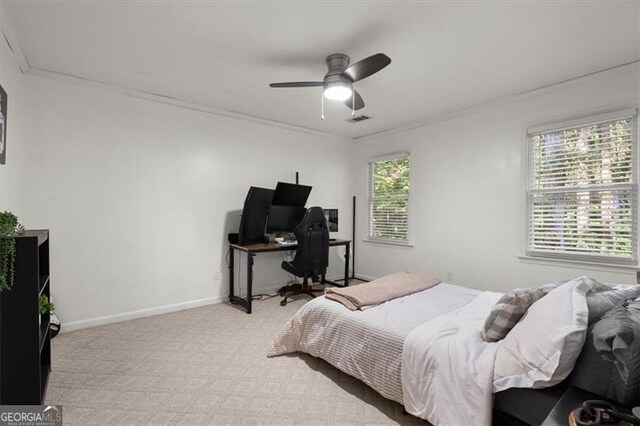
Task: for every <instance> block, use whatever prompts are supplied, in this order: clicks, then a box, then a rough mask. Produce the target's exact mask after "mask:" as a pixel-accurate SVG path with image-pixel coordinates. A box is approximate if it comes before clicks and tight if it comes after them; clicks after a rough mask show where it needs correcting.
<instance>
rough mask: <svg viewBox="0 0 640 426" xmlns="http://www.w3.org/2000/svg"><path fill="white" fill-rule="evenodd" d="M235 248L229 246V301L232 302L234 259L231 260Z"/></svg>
mask: <svg viewBox="0 0 640 426" xmlns="http://www.w3.org/2000/svg"><path fill="white" fill-rule="evenodd" d="M234 251H235V250H234V249H233V247H230V248H229V301H230V302H233V281H234V279H233V265H234V260H233V252H234Z"/></svg>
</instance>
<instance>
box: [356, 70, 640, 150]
mask: <svg viewBox="0 0 640 426" xmlns="http://www.w3.org/2000/svg"><path fill="white" fill-rule="evenodd" d="M627 73H639V74H640V60H635V61H631V62H627V63H625V64H620V65H616V66H613V67H609V68H605V69H603V70H599V71H594V72H591V73H588V74H583V75H580V76H577V77H573V78H570V79H567V80H563V81H559V82H557V83H552V84H548V85H546V86H542V87H538V88H535V89H531V90H527V91H524V92H520V93H516V94H514V95H510V96H506V97H503V98H499V99H495V100H493V101H490V102H485V103H481V104H478V105H474V106H471V107H468V108H464V109H461V110H456V111H452V112H449V113H446V114H441V115H436V116H433V117H429V118H427V119H424V120H420V121H417V122H413V123H410V124H406V125H404V126H401V127H396V128H393V129H386V130H382V131H379V132H376V133H371V134H369V135H365V136H359V137H356V138H353V139H354V140H355V141H358V142H366V141H367V140H368V139H369V138H377V137H380V136H388V135H393V134H397V133H402V132H406V131H409V130H415V129H419V128H421V127H427V126H430V125H432V124H435V123H439V122H442V121H447V120H451V119H454V118H460V117H464V116H467V115H470V114H473V113H475V112H478V111H480V110H482V109H485V108H491V107H497V106H500V105H508V104H510V103H513V102H517V101H521V100H524V99H530V98H535V97H537V96H542V95H545V94H548V93H552V92H557V91H559V90H565V89H568V88H570V87H575V86H580V85H582V84H585V83H587V82H588V81H591V80H594V79H596V78H600V77H602V76H614V75H616V74H627Z"/></svg>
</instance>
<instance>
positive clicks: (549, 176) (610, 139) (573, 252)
mask: <svg viewBox="0 0 640 426" xmlns="http://www.w3.org/2000/svg"><path fill="white" fill-rule="evenodd" d="M585 122H588V123H589V124H588V125H584V126H577V127H570V128H567V127H564V128H562V129H560V130H546V131H544V132H538V133H530V135H529V148H530V165H529V191H528V206H529V229H528V252H529V253H530V254H533V255H543V256H555V257H565V258H588V259H593V260H598V261H603V260H604V261H611V262H629V263H631V262H635V260H636V258H637V256H636V251H637V250H636V245H637V244H636V241H637V236H636V235H637V220H636V216H637V212H636V208H637V207H636V206H637V187H636V182H635V179H636V178H635V173H634V167H635V164H634V162H635V161H636V160H635V155H634V149H635V138H636V135H635V132H636V129H635V124H634V122H635V117H633V116H621V117H618V118H613V119H611V118H608V119H607V120H606V121H600V122H593V120H591V121H589V120H588V119H586V120H585Z"/></svg>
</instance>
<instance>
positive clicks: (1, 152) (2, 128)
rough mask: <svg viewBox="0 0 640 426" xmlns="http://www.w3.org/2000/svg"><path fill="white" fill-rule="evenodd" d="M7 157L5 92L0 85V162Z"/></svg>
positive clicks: (2, 162)
mask: <svg viewBox="0 0 640 426" xmlns="http://www.w3.org/2000/svg"><path fill="white" fill-rule="evenodd" d="M6 159H7V92H5V91H4V89H3V88H2V86H0V164H5V161H6Z"/></svg>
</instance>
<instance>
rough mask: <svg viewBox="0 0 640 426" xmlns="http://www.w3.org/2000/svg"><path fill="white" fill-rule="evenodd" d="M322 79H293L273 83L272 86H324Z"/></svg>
mask: <svg viewBox="0 0 640 426" xmlns="http://www.w3.org/2000/svg"><path fill="white" fill-rule="evenodd" d="M323 85H324V82H322V81H292V82H289V83H271V84H270V85H269V86H270V87H320V86H323Z"/></svg>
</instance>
